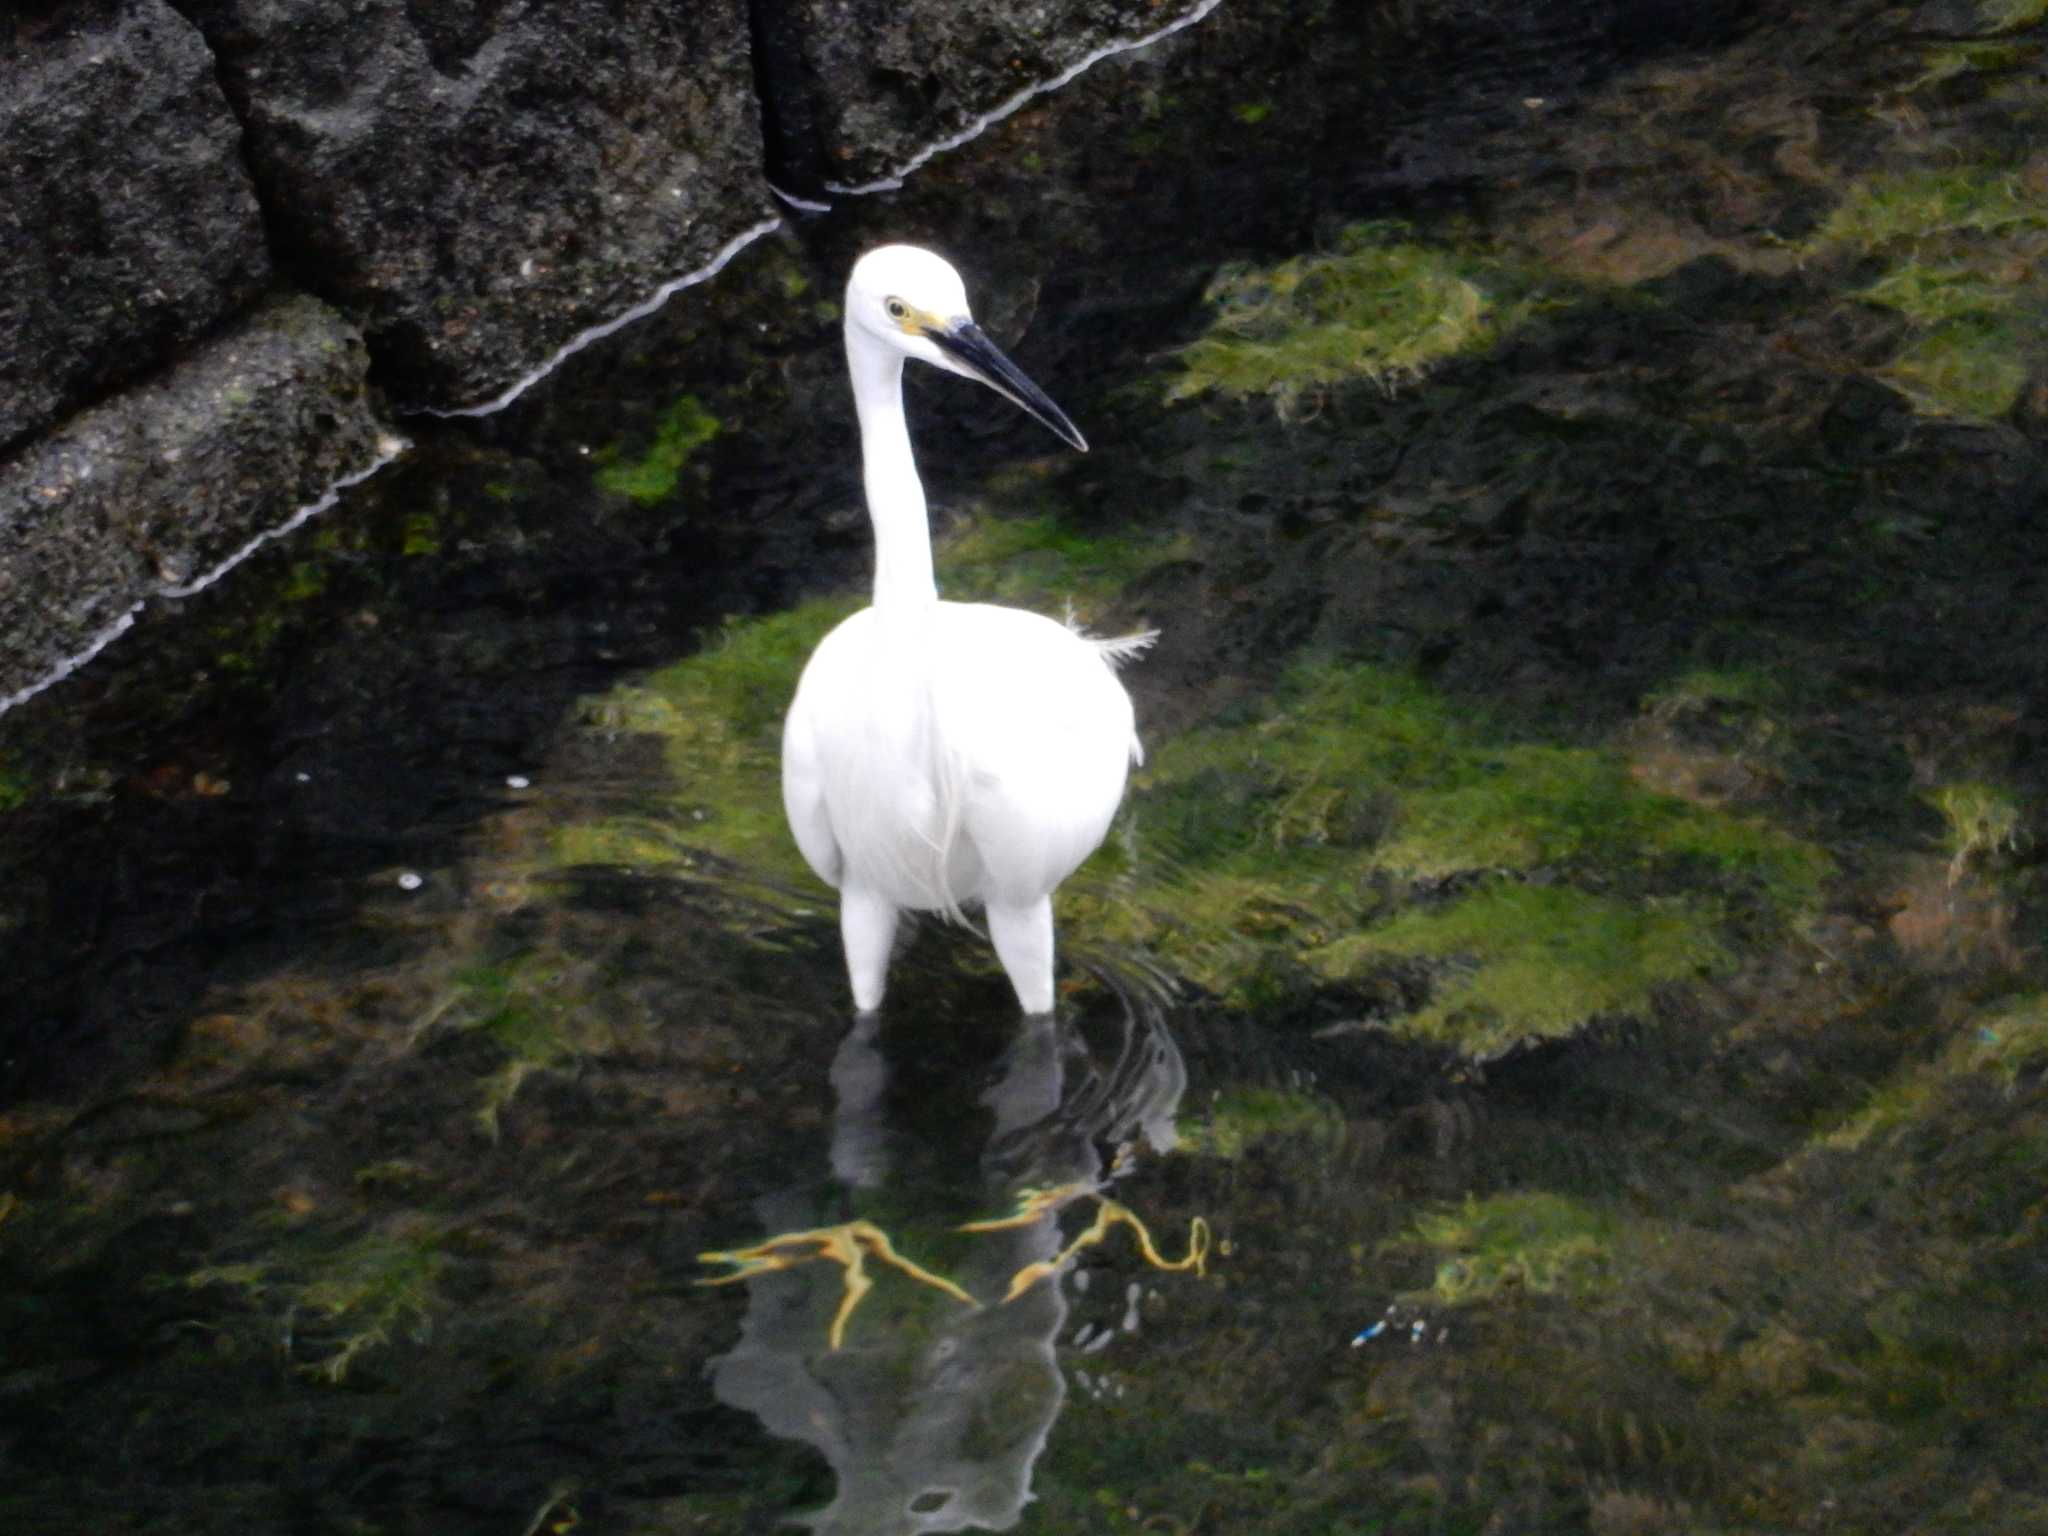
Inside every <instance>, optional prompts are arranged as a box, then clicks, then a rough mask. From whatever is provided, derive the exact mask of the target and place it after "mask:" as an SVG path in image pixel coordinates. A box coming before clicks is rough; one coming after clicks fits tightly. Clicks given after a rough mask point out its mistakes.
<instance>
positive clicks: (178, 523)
mask: <svg viewBox="0 0 2048 1536" xmlns="http://www.w3.org/2000/svg"><path fill="white" fill-rule="evenodd" d="M1201 8H1202V6H1201V4H1200V0H1168V3H1163V4H1162V3H1159V0H1002V3H990V4H978V5H975V6H972V7H960V6H955V5H952V4H949V3H942V0H931V3H928V4H922V5H917V4H902V3H891V4H887V5H885V4H882V3H879V0H753V3H752V4H751V5H750V4H749V3H748V0H701V3H691V4H678V3H675V0H21V3H19V4H17V5H16V6H15V7H14V8H13V9H12V11H11V12H10V14H9V15H8V16H6V17H0V706H4V703H5V702H6V701H7V700H9V699H11V698H12V697H14V696H16V695H17V694H19V693H20V692H21V691H22V690H23V689H25V688H31V687H34V686H35V685H36V684H37V683H39V682H40V681H42V680H44V679H46V678H48V677H49V676H50V675H51V674H52V672H53V671H55V670H58V669H60V668H61V667H62V666H63V664H64V663H65V662H66V661H67V659H69V658H74V657H76V656H77V655H79V654H80V653H81V652H82V651H83V650H86V649H89V648H90V647H91V646H92V645H94V644H95V643H97V642H98V641H99V640H101V639H103V638H104V637H105V635H106V634H107V632H108V629H109V626H110V625H112V624H115V623H117V622H118V621H119V618H120V616H121V615H123V614H125V613H127V612H128V611H130V610H131V609H132V608H133V607H134V605H135V604H136V603H138V602H144V601H147V600H149V599H150V598H151V597H152V596H164V595H167V594H175V592H176V591H177V590H178V589H179V588H180V586H181V585H182V584H184V583H185V582H187V581H188V580H189V577H190V571H189V569H187V568H188V567H190V566H192V565H193V564H194V563H195V562H201V563H203V562H204V561H205V560H206V559H208V558H210V556H209V554H208V551H210V550H212V549H213V548H214V547H215V546H216V545H219V546H223V547H227V548H233V547H236V546H238V545H239V544H240V543H243V542H246V540H247V539H248V538H249V537H251V536H253V535H254V534H256V533H258V532H261V531H263V530H264V529H266V528H272V527H275V526H277V525H278V524H279V523H281V522H283V521H284V520H286V519H287V518H289V517H290V516H292V515H293V514H294V512H296V511H297V510H298V509H299V508H300V507H302V506H304V505H305V504H306V503H307V501H308V500H309V499H312V498H317V497H318V496H319V495H320V494H321V493H322V486H321V485H319V484H315V483H314V482H315V481H318V480H319V478H320V477H321V476H323V475H324V476H328V477H330V482H331V480H332V479H337V478H341V477H344V476H347V475H350V474H356V473H361V472H363V471H364V470H366V469H367V468H369V467H370V466H371V465H372V464H373V463H375V462H376V461H377V458H378V456H379V453H380V452H381V451H384V450H381V449H380V448H379V442H380V440H382V441H383V442H384V443H385V445H386V447H387V448H388V446H389V444H390V442H391V441H392V440H393V439H394V437H395V434H394V433H392V431H391V430H390V427H389V426H388V425H387V423H388V422H389V421H390V420H391V419H393V418H396V417H399V416H402V415H403V414H404V413H406V412H409V411H415V410H443V411H445V410H456V409H462V408H465V407H474V406H476V405H478V404H480V403H487V402H489V401H491V400H493V399H494V398H499V397H502V396H503V394H504V393H505V392H506V391H507V390H508V389H510V388H512V387H515V386H516V385H517V383H518V382H519V381H520V380H522V379H525V378H529V377H530V376H531V375H532V374H533V372H534V371H535V370H536V369H538V368H540V367H542V366H544V365H545V363H546V361H547V360H548V359H549V358H550V357H552V356H554V355H555V354H557V353H559V352H560V350H561V349H562V348H563V347H564V346H566V345H569V344H571V343H572V342H573V341H574V340H575V338H576V337H578V336H579V335H581V334H583V333H585V332H587V331H588V330H589V329H591V328H592V327H595V326H598V325H600V324H603V323H604V322H606V321H608V320H610V319H612V318H613V317H615V316H617V315H619V314H620V313H622V312H623V311H626V310H629V309H631V308H633V307H634V306H635V305H638V304H641V303H644V302H645V301H646V300H647V299H648V298H649V296H650V295H652V294H654V293H656V292H657V291H659V290H660V289H661V288H662V287H663V286H664V285H665V284H667V283H670V282H672V281H674V280H675V279H676V278H678V277H680V276H682V275H684V274H688V273H690V272H692V271H695V270H697V269H699V268H701V267H703V266H705V265H706V264H707V263H709V262H711V261H712V260H714V259H715V258H716V257H717V256H718V254H719V253H720V252H722V251H724V250H726V249H728V248H730V246H731V244H732V243H733V242H734V241H735V240H736V239H738V238H741V237H743V236H744V235H745V234H746V233H747V232H748V231H751V230H757V229H759V228H761V227H763V225H764V224H766V223H768V222H769V221H771V220H772V219H773V217H774V210H775V208H776V206H777V205H776V203H775V200H774V198H773V195H772V193H771V191H770V177H771V174H772V175H773V176H774V177H775V178H776V181H777V184H778V185H779V186H780V187H781V188H782V190H784V191H785V192H791V193H794V194H796V195H797V196H799V197H812V198H815V197H819V196H829V195H832V194H831V193H830V191H829V190H828V189H830V188H832V187H835V186H853V185H861V184H864V183H868V182H872V181H875V180H879V179H884V178H886V177H887V176H889V175H890V174H891V173H893V172H895V171H898V170H900V169H901V168H903V167H904V166H905V165H907V164H909V163H911V162H912V161H913V160H915V159H916V158H917V156H918V155H919V154H920V153H921V152H923V151H924V150H925V149H926V148H927V147H928V146H929V145H931V144H932V143H933V142H934V141H936V140H939V139H942V138H944V137H945V136H947V135H949V134H955V133H959V132H961V131H963V130H967V129H971V127H972V125H973V124H974V122H975V121H976V119H977V118H978V117H979V116H980V115H981V114H985V113H987V112H989V111H991V110H995V109H999V108H1000V107H1001V106H1003V104H1004V103H1006V102H1007V101H1009V100H1011V99H1013V98H1014V97H1015V96H1016V95H1017V94H1018V93H1019V92H1020V91H1028V90H1029V89H1031V88H1032V87H1033V86H1035V85H1040V84H1043V83H1045V82H1047V81H1049V80H1052V79H1054V78H1057V77H1058V76H1059V75H1060V74H1061V73H1062V72H1063V71H1065V70H1068V69H1071V68H1072V67H1073V66H1074V65H1076V64H1077V63H1080V62H1082V61H1083V60H1085V59H1087V58H1088V57H1090V56H1091V55H1093V54H1095V53H1097V52H1099V51H1101V50H1102V49H1103V48H1104V47H1105V46H1107V45H1109V44H1111V43H1113V42H1114V41H1116V40H1117V39H1119V38H1130V37H1137V36H1141V35H1144V34H1147V33H1150V32H1153V31H1157V30H1158V29H1159V28H1161V27H1163V26H1166V25H1169V24H1171V23H1172V22H1173V21H1174V20H1176V19H1178V18H1181V17H1185V16H1187V15H1190V14H1192V13H1194V12H1196V11H1198V10H1199V9H1201ZM251 391H253V393H250V392H251ZM181 572H182V573H183V574H181Z"/></svg>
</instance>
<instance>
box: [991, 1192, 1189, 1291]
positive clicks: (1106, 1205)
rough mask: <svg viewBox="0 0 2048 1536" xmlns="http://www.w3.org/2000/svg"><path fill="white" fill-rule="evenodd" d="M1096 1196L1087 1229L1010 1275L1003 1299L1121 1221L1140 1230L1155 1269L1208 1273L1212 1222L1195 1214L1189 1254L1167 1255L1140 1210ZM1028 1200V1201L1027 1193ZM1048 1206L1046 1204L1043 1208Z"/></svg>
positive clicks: (1009, 1223)
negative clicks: (1055, 1252) (1053, 1254)
mask: <svg viewBox="0 0 2048 1536" xmlns="http://www.w3.org/2000/svg"><path fill="white" fill-rule="evenodd" d="M1095 1198H1096V1201H1097V1208H1096V1212H1095V1220H1094V1221H1093V1222H1091V1223H1090V1224H1089V1226H1088V1228H1087V1230H1086V1231H1084V1232H1082V1233H1081V1235H1080V1236H1079V1237H1076V1238H1075V1239H1074V1240H1073V1241H1072V1242H1071V1243H1068V1244H1067V1246H1066V1247H1065V1248H1063V1249H1061V1250H1060V1252H1059V1254H1058V1255H1057V1256H1056V1257H1054V1258H1050V1259H1041V1260H1039V1261H1038V1262H1037V1263H1035V1264H1026V1265H1025V1266H1024V1267H1023V1268H1022V1269H1020V1270H1018V1271H1017V1273H1016V1274H1014V1275H1012V1276H1011V1277H1010V1288H1009V1290H1008V1291H1006V1292H1005V1293H1004V1295H1003V1300H1004V1301H1005V1302H1006V1303H1007V1302H1012V1301H1015V1300H1016V1299H1017V1298H1018V1297H1019V1296H1022V1295H1023V1294H1024V1293H1025V1292H1026V1291H1028V1290H1030V1289H1031V1287H1033V1286H1034V1285H1036V1284H1038V1282H1039V1281H1041V1280H1043V1279H1046V1278H1047V1277H1048V1276H1051V1275H1056V1274H1058V1273H1059V1272H1060V1271H1061V1270H1062V1269H1064V1268H1066V1266H1067V1265H1068V1264H1069V1263H1070V1262H1071V1261H1072V1260H1073V1259H1074V1257H1075V1255H1077V1254H1079V1253H1080V1252H1081V1250H1082V1249H1084V1248H1093V1247H1094V1246H1095V1245H1096V1244H1097V1243H1100V1242H1102V1241H1103V1240H1104V1239H1106V1238H1107V1237H1108V1236H1109V1234H1110V1232H1111V1231H1112V1230H1113V1229H1114V1228H1116V1227H1117V1226H1119V1225H1121V1226H1127V1227H1129V1228H1130V1229H1131V1231H1132V1232H1134V1233H1136V1234H1137V1238H1138V1250H1139V1252H1140V1253H1142V1254H1143V1255H1144V1257H1145V1262H1146V1263H1148V1264H1150V1265H1151V1266H1152V1267H1153V1268H1154V1269H1162V1270H1166V1271H1167V1272H1169V1273H1174V1274H1177V1273H1180V1272H1183V1271H1186V1270H1190V1269H1191V1270H1193V1271H1194V1272H1195V1273H1196V1274H1198V1275H1202V1274H1207V1273H1208V1270H1207V1267H1206V1266H1207V1263H1208V1258H1209V1223H1208V1222H1206V1221H1204V1220H1203V1219H1202V1218H1201V1217H1200V1216H1197V1217H1195V1218H1194V1220H1192V1221H1191V1222H1189V1223H1188V1251H1187V1256H1186V1257H1185V1258H1181V1259H1168V1258H1167V1257H1166V1256H1165V1255H1164V1254H1162V1253H1160V1251H1159V1248H1158V1246H1157V1245H1156V1244H1155V1243H1154V1242H1153V1241H1152V1234H1151V1232H1149V1231H1148V1230H1147V1229H1146V1227H1145V1223H1144V1222H1143V1221H1141V1220H1139V1218H1138V1216H1137V1213H1136V1212H1134V1211H1132V1210H1131V1208H1130V1207H1129V1206H1127V1205H1121V1204H1119V1203H1118V1202H1116V1201H1114V1200H1112V1199H1110V1198H1109V1197H1108V1196H1107V1195H1102V1194H1098V1195H1096V1197H1095ZM1026 1203H1027V1204H1028V1203H1029V1199H1028V1197H1027V1201H1026ZM1049 1208H1050V1207H1044V1209H1049ZM999 1225H1004V1226H1014V1225H1017V1222H1016V1220H1015V1219H1014V1218H1013V1219H1010V1220H1006V1221H1004V1222H1002V1223H999Z"/></svg>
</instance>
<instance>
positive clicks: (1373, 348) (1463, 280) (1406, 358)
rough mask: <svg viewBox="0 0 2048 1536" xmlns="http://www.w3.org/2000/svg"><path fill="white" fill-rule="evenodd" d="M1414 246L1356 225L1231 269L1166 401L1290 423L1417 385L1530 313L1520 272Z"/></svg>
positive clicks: (1531, 302)
mask: <svg viewBox="0 0 2048 1536" xmlns="http://www.w3.org/2000/svg"><path fill="white" fill-rule="evenodd" d="M1409 236H1410V231H1409V229H1408V226H1406V225H1404V224H1401V223H1399V222H1397V221H1383V222H1377V223H1369V224H1355V225H1352V226H1351V227H1350V228H1348V229H1346V230H1345V231H1344V232H1343V233H1342V234H1341V235H1340V236H1339V237H1338V240H1337V243H1336V247H1335V249H1333V250H1331V251H1328V252H1325V253H1318V254H1315V255H1308V256H1297V257H1294V258H1292V259H1290V260H1287V261H1283V262H1280V263H1278V264H1276V265H1273V266H1267V267H1255V266H1242V265H1239V266H1227V267H1225V268H1224V269H1223V270H1222V271H1221V272H1220V273H1218V275H1217V277H1216V280H1215V281H1214V282H1213V283H1212V284H1211V285H1210V288H1209V293H1208V298H1209V301H1210V303H1211V304H1213V305H1214V306H1215V307H1216V311H1217V313H1216V316H1215V319H1214V320H1213V321H1211V323H1210V326H1209V330H1208V332H1207V333H1206V334H1205V335H1203V336H1202V337H1201V338H1199V339H1198V340H1196V341H1194V342H1192V343H1190V344H1189V345H1188V346H1187V347H1185V348H1183V349H1182V350H1181V352H1180V354H1179V361H1180V364H1181V369H1182V371H1181V373H1180V375H1179V376H1178V377H1177V378H1175V379H1174V380H1173V381H1172V382H1171V383H1170V384H1169V385H1168V387H1167V391H1166V398H1167V399H1168V400H1185V399H1191V398H1193V397H1195V396H1198V395H1204V394H1211V393H1214V394H1218V395H1221V396H1223V397H1224V398H1226V399H1232V400H1243V399H1251V398H1266V399H1270V400H1271V401H1272V402H1273V404H1274V408H1275V409H1276V410H1277V411H1278V412H1279V414H1280V415H1281V417H1282V418H1283V419H1284V418H1288V417H1292V416H1295V415H1297V414H1300V413H1301V412H1302V411H1303V410H1304V409H1305V408H1306V407H1308V406H1311V405H1313V404H1314V403H1315V402H1316V401H1318V400H1319V399H1320V398H1321V397H1322V396H1323V395H1324V394H1326V393H1327V392H1328V391H1329V390H1330V389H1332V388H1334V387H1336V386H1337V385H1340V384H1345V383H1349V382H1351V381H1353V380H1357V379H1368V380H1371V381H1372V382H1373V383H1375V384H1378V385H1379V386H1381V387H1382V388H1384V389H1389V390H1391V389H1393V388H1395V387H1396V386H1398V385H1401V384H1404V383H1408V382H1411V381H1413V380H1415V379H1417V378H1419V377H1421V376H1422V375H1423V374H1424V373H1426V372H1427V371H1428V370H1429V369H1430V368H1431V367H1433V366H1434V365H1436V364H1438V363H1440V362H1443V361H1444V360H1446V359H1448V358H1452V357H1456V356H1459V355H1461V354H1464V353H1470V352H1477V351H1481V350H1483V349H1485V348H1487V347H1489V346H1491V345H1493V344H1494V342H1495V341H1497V340H1498V339H1499V337H1500V336H1502V335H1503V334H1505V333H1506V332H1508V331H1510V330H1512V329H1514V328H1515V326H1517V325H1518V324H1520V323H1521V321H1522V320H1523V319H1525V318H1526V317H1527V316H1528V314H1529V313H1531V312H1532V310H1533V308H1534V306H1535V304H1536V302H1537V301H1536V299H1535V297H1534V284H1533V283H1532V282H1531V281H1530V280H1529V278H1528V277H1527V276H1525V275H1524V274H1522V273H1521V272H1519V271H1518V270H1516V269H1514V268H1511V267H1509V266H1508V265H1507V264H1505V263H1503V262H1501V261H1498V260H1496V259H1493V258H1490V257H1485V256H1479V255H1473V254H1469V253H1467V252H1464V251H1461V250H1457V249H1453V248H1448V247H1443V246H1437V245H1432V244H1426V243H1423V242H1421V241H1418V240H1415V239H1412V238H1410V237H1409Z"/></svg>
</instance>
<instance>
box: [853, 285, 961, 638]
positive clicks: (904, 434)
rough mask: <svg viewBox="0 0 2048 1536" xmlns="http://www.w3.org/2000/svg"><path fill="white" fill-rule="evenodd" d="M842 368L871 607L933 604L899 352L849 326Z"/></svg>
mask: <svg viewBox="0 0 2048 1536" xmlns="http://www.w3.org/2000/svg"><path fill="white" fill-rule="evenodd" d="M846 367H847V371H848V373H849V374H850V375H851V376H852V379H853V407H854V411H855V414H857V415H858V416H859V418H860V453H861V467H862V471H863V475H864V478H865V480H866V483H867V493H868V518H869V520H870V521H871V522H873V523H874V525H875V606H876V607H877V608H880V609H884V610H888V609H902V608H906V607H912V606H920V605H923V604H927V603H934V602H937V601H938V596H939V588H938V583H937V582H936V581H935V580H934V579H933V577H932V531H931V525H930V524H929V523H928V522H927V521H926V519H925V506H924V485H923V484H922V482H920V481H919V480H918V478H917V461H916V460H915V459H914V458H912V457H911V452H910V428H909V425H908V424H907V423H906V422H905V421H904V419H903V355H902V354H901V353H900V352H898V351H896V350H895V349H894V348H893V347H889V346H886V345H884V344H883V343H882V342H880V341H877V340H876V339H875V338H873V337H871V336H869V335H867V334H866V333H865V332H861V331H857V330H856V329H854V327H852V326H851V325H849V326H848V327H847V328H846Z"/></svg>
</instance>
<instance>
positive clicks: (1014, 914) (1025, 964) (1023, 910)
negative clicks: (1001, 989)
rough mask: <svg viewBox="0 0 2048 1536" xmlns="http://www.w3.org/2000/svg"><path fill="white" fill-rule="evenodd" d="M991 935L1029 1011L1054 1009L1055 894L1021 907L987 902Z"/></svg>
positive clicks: (1020, 1001)
mask: <svg viewBox="0 0 2048 1536" xmlns="http://www.w3.org/2000/svg"><path fill="white" fill-rule="evenodd" d="M988 936H989V938H990V940H991V941H992V942H993V943H994V944H995V947H996V958H997V959H999V960H1001V961H1002V962H1003V970H1004V971H1005V973H1007V974H1008V976H1009V978H1010V985H1011V986H1013V987H1015V988H1016V989H1017V1001H1018V1002H1019V1003H1020V1004H1022V1005H1023V1008H1024V1011H1025V1012H1026V1013H1051V1012H1052V898H1051V897H1050V896H1041V897H1039V898H1038V900H1036V901H1034V902H1030V903H1028V904H1027V905H1024V906H1021V907H1012V906H998V905H997V904H996V903H995V902H990V903H989V904H988Z"/></svg>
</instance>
